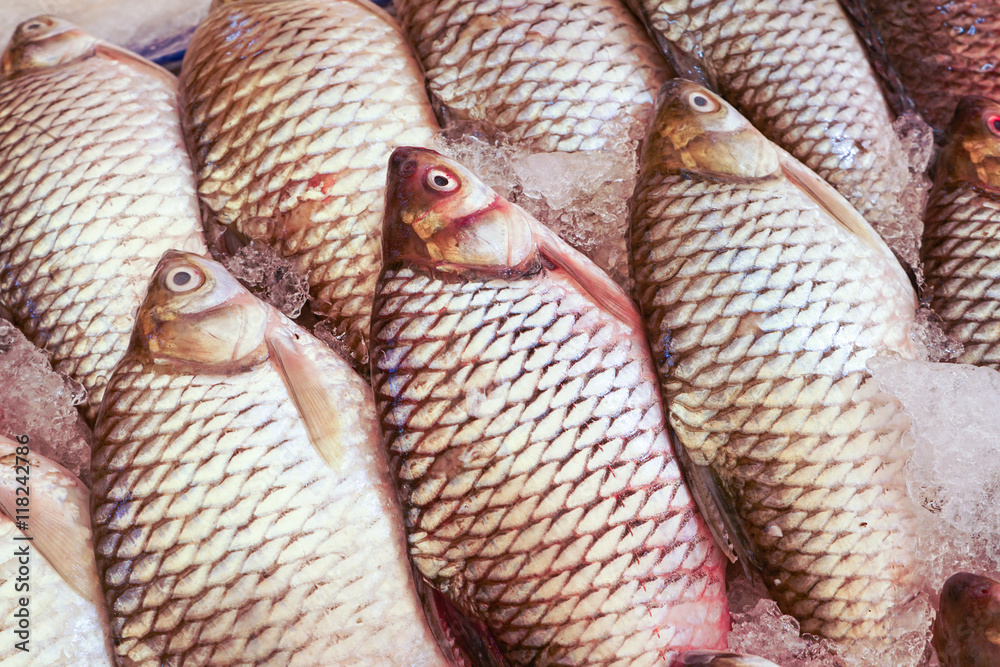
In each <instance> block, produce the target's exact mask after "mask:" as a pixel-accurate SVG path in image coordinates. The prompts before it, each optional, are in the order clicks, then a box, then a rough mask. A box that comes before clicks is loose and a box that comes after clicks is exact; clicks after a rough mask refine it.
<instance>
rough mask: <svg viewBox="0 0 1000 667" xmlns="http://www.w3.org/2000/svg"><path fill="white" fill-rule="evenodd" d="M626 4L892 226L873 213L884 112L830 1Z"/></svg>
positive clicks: (883, 183) (878, 204) (879, 226)
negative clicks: (637, 7)
mask: <svg viewBox="0 0 1000 667" xmlns="http://www.w3.org/2000/svg"><path fill="white" fill-rule="evenodd" d="M630 1H631V2H633V3H636V4H639V5H641V6H642V8H643V11H644V12H645V13H646V14H647V15H648V16H649V17H650V18H649V21H650V25H651V27H652V29H653V30H654V31H656V32H659V33H660V34H662V35H663V36H664V37H666V39H668V40H670V41H672V42H674V43H676V44H678V45H679V46H680V47H681V49H682V50H683V51H684V52H686V53H691V54H704V59H705V60H706V61H708V62H709V63H710V64H711V67H712V69H713V71H714V72H715V73H716V74H717V76H718V85H719V87H720V92H721V93H722V95H723V96H724V97H725V98H726V99H727V100H728V101H729V102H730V103H731V104H733V105H734V106H735V107H736V108H737V109H739V110H740V112H741V113H742V114H743V115H744V116H746V117H747V119H748V120H750V122H752V123H753V124H754V126H755V127H756V128H757V129H759V130H760V131H761V132H763V133H764V134H765V135H767V137H768V138H769V139H771V140H772V141H774V142H775V143H777V144H779V145H780V146H781V147H782V148H784V149H785V150H787V151H788V152H789V153H791V154H792V155H794V156H795V157H797V158H798V159H799V160H801V161H802V162H803V163H805V164H806V165H807V166H808V167H810V168H811V169H812V170H813V171H815V172H816V173H817V174H819V175H820V176H822V177H823V178H824V179H825V180H826V181H828V182H829V183H830V184H831V185H832V186H834V187H835V188H836V189H837V190H838V191H839V192H840V193H841V194H842V195H844V197H846V198H847V199H848V200H849V201H850V202H851V204H853V205H854V207H855V208H857V209H858V211H859V212H860V213H861V214H862V215H864V216H865V217H866V218H868V219H869V221H870V222H872V224H873V225H875V227H876V230H877V231H878V232H879V233H880V234H882V236H883V237H885V238H894V237H897V236H899V235H900V234H901V233H902V231H903V228H902V227H901V226H900V225H899V223H895V218H896V217H897V216H891V217H890V218H889V221H888V222H887V221H886V220H885V219H884V218H885V217H886V216H885V213H886V211H884V210H883V209H885V208H886V207H887V206H889V201H888V200H885V196H886V195H888V199H889V200H892V199H894V196H893V195H892V193H894V192H895V190H896V189H898V187H899V186H898V183H897V182H896V181H894V180H892V179H890V178H889V177H888V175H887V174H885V173H883V172H882V168H884V163H885V162H886V161H887V160H889V159H890V158H891V156H890V154H889V148H888V145H887V144H886V140H887V139H886V138H887V137H892V136H894V134H893V129H892V118H891V117H890V115H889V109H888V107H887V106H886V103H885V100H884V99H883V97H882V93H881V89H880V88H879V83H878V80H877V79H876V77H875V74H874V72H873V71H872V68H871V65H870V64H869V63H868V60H867V57H866V55H865V51H864V49H863V48H862V46H861V43H860V42H859V40H858V38H857V36H856V35H855V33H854V30H853V28H852V27H851V24H850V22H849V21H848V19H847V17H846V16H845V15H844V12H843V11H842V10H841V8H840V6H839V5H838V4H837V0H781V1H780V2H779V1H778V0H677V1H673V2H668V1H666V0H630ZM904 173H905V170H904ZM880 213H881V217H880V216H879V214H880Z"/></svg>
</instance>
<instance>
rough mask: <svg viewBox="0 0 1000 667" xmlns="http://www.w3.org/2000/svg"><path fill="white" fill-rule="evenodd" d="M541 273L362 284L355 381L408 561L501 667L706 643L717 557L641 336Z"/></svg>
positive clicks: (717, 607) (625, 656)
mask: <svg viewBox="0 0 1000 667" xmlns="http://www.w3.org/2000/svg"><path fill="white" fill-rule="evenodd" d="M543 278H544V273H543V274H542V275H540V276H535V277H530V276H529V277H527V278H515V279H512V280H509V281H507V280H504V281H501V280H489V279H464V278H463V279H462V280H461V281H457V280H448V281H443V280H439V279H435V278H433V277H429V276H427V275H425V274H424V273H422V272H415V271H414V270H411V269H409V268H404V267H401V266H390V267H387V268H386V269H385V271H384V273H383V276H382V278H381V279H380V281H379V287H378V289H377V293H376V301H375V308H374V316H373V327H372V341H373V350H374V353H373V376H374V387H375V394H376V404H377V406H378V411H379V414H380V417H381V419H382V422H383V427H384V432H385V433H386V434H387V436H388V447H389V450H390V452H391V456H392V457H393V460H392V463H391V465H392V466H393V467H394V469H395V472H396V474H397V479H398V480H399V484H400V490H401V494H402V497H403V498H404V507H405V508H406V523H407V528H408V532H409V535H410V553H411V557H412V558H413V561H414V563H415V564H416V566H417V568H418V569H419V570H420V571H421V573H422V574H423V575H424V576H425V577H427V578H428V580H429V581H430V582H431V583H432V584H433V585H435V586H438V587H440V588H441V589H442V590H443V591H445V592H446V593H447V594H448V595H449V596H450V597H452V598H453V599H455V600H456V601H457V602H458V604H459V605H460V606H461V607H463V608H464V609H465V610H466V611H467V612H469V613H472V614H474V615H476V616H480V617H482V618H484V619H486V621H487V623H488V624H489V625H490V627H491V629H492V630H493V632H494V633H495V635H496V636H497V638H498V639H499V640H500V642H501V643H502V644H503V645H504V646H505V647H506V655H507V657H508V659H510V660H511V661H512V662H513V663H515V664H524V665H527V664H580V665H583V664H587V665H647V664H648V665H651V664H660V663H661V662H662V660H664V659H665V658H667V657H669V656H671V655H673V652H674V651H677V650H682V649H684V648H692V647H722V646H723V645H724V641H725V639H724V630H725V625H726V623H725V619H724V618H723V617H724V616H725V601H724V596H725V591H724V585H723V582H722V578H721V573H722V571H721V554H719V553H718V551H717V550H716V549H715V547H714V544H713V543H712V538H711V536H710V535H709V534H708V532H707V529H706V527H705V525H704V523H703V522H702V520H701V519H700V517H699V515H698V514H697V512H696V510H695V509H694V506H693V503H692V500H691V498H690V496H689V495H688V493H687V490H686V488H685V487H684V485H683V482H682V480H681V476H680V471H679V469H678V467H677V463H676V461H675V460H674V459H673V455H672V453H671V449H670V443H669V441H668V439H667V436H666V433H665V432H664V430H663V412H662V407H661V404H660V399H659V395H658V393H657V391H656V386H655V383H654V380H653V376H652V373H653V369H652V367H650V366H649V365H648V362H645V361H644V359H645V358H646V357H645V355H646V354H647V353H646V352H645V350H644V345H642V343H641V340H642V339H641V338H638V339H636V338H635V337H634V334H633V333H632V332H631V331H630V330H628V329H627V327H625V326H624V325H623V324H622V323H621V322H619V321H618V320H617V319H615V318H613V317H611V316H609V315H607V314H606V313H604V312H603V311H601V310H599V309H597V308H595V307H594V306H593V304H592V303H591V302H590V301H589V300H587V299H586V298H584V297H583V296H582V295H580V294H579V293H578V292H577V291H576V289H575V288H574V287H573V286H572V284H571V283H568V282H566V281H561V280H558V279H553V280H551V282H550V281H549V280H548V279H545V280H544V281H543Z"/></svg>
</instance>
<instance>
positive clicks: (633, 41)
mask: <svg viewBox="0 0 1000 667" xmlns="http://www.w3.org/2000/svg"><path fill="white" fill-rule="evenodd" d="M395 6H396V7H397V11H398V18H399V21H400V23H401V24H402V25H403V26H404V28H405V29H406V30H407V34H408V35H409V37H410V40H411V42H412V43H413V44H414V47H415V48H416V50H417V52H418V53H419V54H420V57H421V60H422V62H423V65H424V71H426V72H427V78H428V90H429V91H430V93H431V95H432V96H434V97H436V98H437V101H439V102H440V103H441V104H442V105H443V106H444V107H445V108H446V109H447V112H446V113H447V115H449V116H453V117H454V120H470V121H476V122H484V123H488V124H489V125H491V126H493V127H495V128H496V129H498V130H500V131H502V132H504V133H506V134H507V135H509V136H510V138H512V139H513V140H515V141H518V142H523V144H525V145H529V146H531V147H532V148H533V149H535V150H539V151H580V150H598V149H602V148H605V147H613V146H614V145H616V143H617V142H618V141H620V140H621V137H622V136H624V135H626V134H627V133H628V132H629V130H630V129H632V128H630V126H629V125H630V123H634V124H637V126H638V127H640V128H641V126H642V124H643V123H645V122H646V121H647V120H648V118H649V114H650V112H651V110H652V105H653V95H654V94H655V91H656V89H657V88H658V87H659V85H660V84H661V83H663V81H665V80H666V77H667V75H668V74H667V67H666V63H665V62H663V59H662V57H661V56H660V55H659V54H658V53H657V52H656V48H655V47H654V46H653V44H652V43H651V42H650V41H649V38H648V37H647V36H646V35H645V34H644V33H643V30H642V27H641V26H640V25H639V24H638V22H637V21H636V20H635V18H634V17H633V16H631V15H630V14H629V13H628V11H626V10H625V9H624V8H623V7H622V6H621V4H620V3H619V2H608V0H585V1H583V2H573V3H565V2H551V1H549V0H533V1H531V2H523V1H522V0H440V1H436V2H425V1H420V2H418V1H415V0H399V1H398V2H396V3H395Z"/></svg>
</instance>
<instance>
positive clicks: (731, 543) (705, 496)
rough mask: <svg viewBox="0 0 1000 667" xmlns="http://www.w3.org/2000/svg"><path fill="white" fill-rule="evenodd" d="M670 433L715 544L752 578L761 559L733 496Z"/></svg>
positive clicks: (692, 492)
mask: <svg viewBox="0 0 1000 667" xmlns="http://www.w3.org/2000/svg"><path fill="white" fill-rule="evenodd" d="M667 434H668V435H669V437H670V441H671V443H672V444H673V447H674V452H675V453H676V455H677V462H678V463H679V464H680V467H681V470H682V471H683V473H684V481H685V482H687V485H688V489H689V490H690V491H691V496H692V497H693V498H694V501H695V504H696V505H697V506H698V510H699V511H700V512H701V515H702V517H704V519H705V523H706V524H708V529H709V531H710V532H711V533H712V537H714V538H715V542H716V544H717V545H718V546H719V548H720V549H721V550H722V552H723V553H724V554H726V557H727V558H728V559H729V560H730V562H733V563H735V562H736V561H737V560H738V561H740V565H741V566H742V567H743V572H744V573H745V574H746V575H747V577H748V578H750V576H751V573H750V568H754V569H756V570H758V571H759V570H761V569H762V560H761V558H760V556H759V555H758V554H757V550H756V547H754V544H753V540H751V539H750V535H749V534H748V533H747V530H746V526H744V525H743V520H742V519H740V517H739V516H737V515H736V512H735V510H734V509H733V507H734V503H733V493H732V492H731V491H729V490H728V489H727V488H726V487H725V484H724V483H723V482H722V480H720V479H719V478H718V476H717V475H716V474H715V473H714V472H713V471H712V469H711V468H709V467H708V466H704V465H699V464H697V463H695V462H694V461H693V460H692V459H691V456H690V455H689V454H688V452H687V449H685V448H684V443H682V442H681V441H680V438H679V437H678V436H677V434H676V433H675V432H674V430H673V428H672V427H671V426H670V425H669V424H668V425H667Z"/></svg>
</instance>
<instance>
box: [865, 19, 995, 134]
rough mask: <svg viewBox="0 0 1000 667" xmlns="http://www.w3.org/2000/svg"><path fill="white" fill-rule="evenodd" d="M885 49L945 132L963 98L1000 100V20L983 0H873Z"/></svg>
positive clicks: (923, 108) (923, 107) (909, 88)
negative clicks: (885, 0)
mask: <svg viewBox="0 0 1000 667" xmlns="http://www.w3.org/2000/svg"><path fill="white" fill-rule="evenodd" d="M867 4H868V8H869V10H870V12H871V15H872V18H873V19H874V22H875V25H876V26H877V27H878V29H879V31H880V33H881V35H882V38H883V42H884V43H885V46H886V50H887V52H888V55H889V57H890V59H891V60H892V62H893V64H894V65H895V66H896V69H897V70H898V71H899V75H900V78H901V79H902V81H903V83H904V85H905V86H906V89H907V92H908V93H909V94H910V96H911V97H912V98H913V100H914V102H915V103H916V105H917V108H918V110H919V111H920V113H921V114H922V115H923V117H924V118H925V119H926V120H927V122H928V123H930V124H931V125H933V126H934V127H936V128H938V129H941V130H943V129H945V127H946V126H947V125H948V121H949V120H950V119H951V117H952V114H953V113H954V110H955V106H956V105H957V103H958V101H959V99H960V98H962V97H964V96H967V95H982V96H985V97H991V98H993V99H1000V16H998V14H997V6H996V3H992V2H981V1H979V0H971V1H970V0H958V1H957V2H955V1H952V2H940V1H939V0H900V1H899V2H891V3H886V2H868V3H867Z"/></svg>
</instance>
